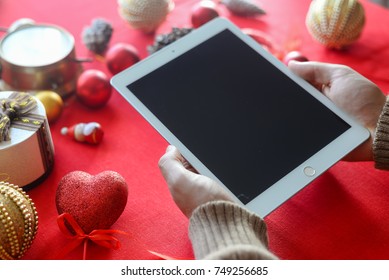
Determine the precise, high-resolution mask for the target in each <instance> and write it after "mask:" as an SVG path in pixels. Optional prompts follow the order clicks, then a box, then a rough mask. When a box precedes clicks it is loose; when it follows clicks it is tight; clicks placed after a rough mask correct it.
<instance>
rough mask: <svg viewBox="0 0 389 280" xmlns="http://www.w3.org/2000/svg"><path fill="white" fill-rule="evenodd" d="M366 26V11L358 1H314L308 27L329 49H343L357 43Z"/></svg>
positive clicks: (307, 19) (308, 17) (309, 14)
mask: <svg viewBox="0 0 389 280" xmlns="http://www.w3.org/2000/svg"><path fill="white" fill-rule="evenodd" d="M364 25H365V11H364V8H363V6H362V5H361V3H360V2H358V1H357V0H313V1H312V2H311V5H310V7H309V10H308V13H307V16H306V26H307V29H308V31H309V32H310V34H311V35H312V37H313V38H314V39H316V40H317V41H319V42H320V43H322V44H323V45H325V46H326V47H328V48H335V49H343V48H344V47H346V46H348V45H350V44H352V43H353V42H355V41H356V40H357V39H358V38H359V36H360V35H361V32H362V29H363V27H364Z"/></svg>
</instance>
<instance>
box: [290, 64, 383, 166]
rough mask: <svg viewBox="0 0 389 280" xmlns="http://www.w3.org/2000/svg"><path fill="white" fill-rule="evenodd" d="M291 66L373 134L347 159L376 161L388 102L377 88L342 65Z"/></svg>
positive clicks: (346, 158) (296, 72)
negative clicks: (375, 150)
mask: <svg viewBox="0 0 389 280" xmlns="http://www.w3.org/2000/svg"><path fill="white" fill-rule="evenodd" d="M288 66H289V68H290V69H291V70H292V71H293V72H294V73H295V74H297V75H299V76H300V77H301V78H303V79H305V80H306V81H308V82H309V83H311V84H312V85H313V86H315V87H316V88H318V89H319V90H321V91H322V92H323V93H324V94H325V95H326V96H327V97H328V98H329V99H331V100H332V102H334V103H335V104H336V105H337V106H338V107H339V108H341V109H342V110H343V111H345V112H346V113H348V114H349V115H350V116H351V117H354V119H356V120H357V121H359V122H360V123H361V124H362V125H363V126H364V127H366V128H367V129H368V130H369V131H370V135H371V137H370V139H369V140H368V141H366V142H365V143H363V144H362V145H361V146H359V147H358V148H357V149H355V150H354V151H353V152H351V153H350V154H349V155H347V156H346V157H345V160H349V161H363V160H373V150H372V144H373V137H374V135H375V130H376V126H377V122H378V118H379V116H380V114H381V111H382V109H383V107H384V104H385V101H386V97H385V95H384V94H383V93H382V91H381V90H380V89H379V88H378V86H377V85H375V84H374V83H372V82H371V81H370V80H368V79H366V78H365V77H363V76H362V75H360V74H358V73H357V72H355V71H354V70H352V69H351V68H349V67H347V66H343V65H337V64H327V63H320V62H296V61H291V62H290V63H289V65H288Z"/></svg>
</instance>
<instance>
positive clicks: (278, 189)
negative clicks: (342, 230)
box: [111, 18, 369, 217]
mask: <svg viewBox="0 0 389 280" xmlns="http://www.w3.org/2000/svg"><path fill="white" fill-rule="evenodd" d="M225 29H228V30H230V31H231V32H233V33H234V34H235V35H236V36H238V37H239V38H240V39H242V40H243V41H244V42H245V43H246V44H248V45H249V46H250V47H251V48H253V49H254V50H256V51H257V52H258V53H259V54H260V55H262V56H263V57H264V58H266V59H267V60H268V61H270V62H271V63H272V64H273V65H274V66H275V67H277V68H278V69H279V70H280V71H282V72H283V73H285V74H286V75H287V76H289V77H290V78H291V79H292V80H294V81H295V82H296V83H297V84H299V85H300V86H301V87H303V88H304V89H305V90H306V91H307V92H308V93H310V94H311V95H312V96H314V97H315V98H316V99H317V100H318V101H320V102H321V103H323V104H324V105H325V106H326V107H328V108H329V109H330V110H332V111H333V112H334V113H336V114H337V115H338V116H339V117H340V118H342V119H343V120H344V121H345V122H347V123H348V124H349V125H350V126H351V128H350V129H348V130H347V131H346V132H345V133H343V134H342V135H340V136H339V137H338V138H336V139H335V140H334V141H332V142H331V143H329V144H328V145H327V146H325V147H324V148H323V149H321V150H320V151H318V152H317V153H316V154H315V155H313V156H312V157H310V158H309V159H308V160H306V161H305V162H304V163H302V164H301V165H299V166H296V168H295V169H294V170H293V171H291V172H290V173H289V174H287V175H286V176H284V177H283V178H282V179H281V180H279V181H278V182H276V183H275V184H273V185H272V186H271V187H269V188H268V189H267V190H265V191H264V192H262V193H261V194H260V195H258V196H257V197H256V198H255V199H253V200H252V201H250V202H249V203H248V204H246V205H245V206H246V207H247V208H248V209H250V210H252V211H254V212H256V213H258V214H259V215H260V216H261V217H265V216H266V215H268V214H269V213H271V212H272V211H273V210H275V209H276V208H277V207H278V206H280V205H281V204H282V203H283V202H285V201H286V200H287V199H289V198H290V197H292V196H293V195H294V194H296V193H297V192H298V191H299V190H301V189H302V188H303V187H304V186H306V185H307V184H309V183H310V182H311V181H312V180H314V179H316V178H317V177H318V176H319V175H320V174H322V173H323V172H324V171H325V170H327V169H328V168H330V167H331V166H332V165H333V164H335V163H336V162H337V161H339V160H340V159H342V158H343V157H344V156H345V155H347V154H348V153H349V152H351V151H352V150H353V149H355V148H356V147H357V146H359V145H360V144H361V143H363V142H364V141H365V140H367V139H368V138H369V132H368V130H367V129H365V128H364V127H362V126H361V125H360V124H359V123H357V122H356V121H355V120H354V119H352V118H351V117H349V116H348V115H346V114H345V113H344V112H343V111H341V110H340V109H339V108H337V107H336V106H335V105H334V104H333V103H332V102H331V101H330V100H329V99H328V98H326V97H325V96H323V95H322V94H321V93H320V92H319V91H318V90H316V89H315V88H314V87H312V86H311V85H310V84H309V83H307V82H306V81H304V80H303V79H301V78H300V77H298V76H296V75H294V74H293V73H292V72H291V71H290V70H289V69H288V67H286V66H285V65H284V64H283V63H282V62H280V61H279V60H278V59H276V58H275V57H274V56H273V55H271V54H270V53H269V52H267V51H266V50H265V49H263V48H262V47H261V46H260V45H259V44H258V43H257V42H256V41H254V40H253V39H252V38H250V37H249V36H247V35H245V34H244V33H242V32H241V30H240V29H239V28H238V27H237V26H235V25H234V24H233V23H231V22H230V21H228V20H227V19H224V18H217V19H215V20H212V21H211V22H209V23H207V24H205V25H204V26H202V27H201V28H198V29H196V30H194V31H192V32H191V33H189V34H188V35H186V36H185V37H183V38H181V39H180V40H178V41H176V42H175V43H173V44H171V45H168V46H166V47H165V48H163V49H161V50H159V51H158V52H156V53H155V54H153V55H151V56H149V57H148V58H146V59H144V60H142V61H140V62H139V63H137V64H136V65H134V66H132V67H130V68H128V69H126V70H124V71H123V72H121V73H119V74H117V75H116V76H114V77H113V78H112V80H111V83H112V85H113V86H114V87H115V88H116V89H117V90H118V92H119V93H120V94H122V95H123V97H124V98H125V99H126V100H127V101H128V102H129V103H130V104H131V105H132V106H133V107H134V108H135V109H136V110H137V111H138V112H139V113H140V114H141V115H142V116H143V117H144V118H145V119H146V120H147V121H148V122H149V123H150V124H151V125H152V126H153V127H154V128H155V129H156V130H157V131H158V132H159V133H160V134H161V135H162V136H163V137H164V138H165V139H166V140H167V141H168V142H169V143H171V144H172V145H175V146H176V147H177V148H178V149H179V150H180V152H181V153H182V155H183V156H184V157H185V158H186V159H187V160H188V161H189V162H190V163H191V164H192V165H193V167H194V168H195V169H196V170H197V171H198V172H199V173H200V174H203V175H205V176H208V177H210V178H212V179H214V180H216V181H217V182H218V183H219V184H221V185H222V186H223V187H224V188H225V189H226V190H227V191H228V192H229V193H230V194H231V195H232V196H233V197H235V199H236V201H237V202H238V203H240V204H242V203H241V202H240V201H239V200H238V199H237V198H236V196H235V195H234V194H233V193H232V192H231V191H230V190H229V189H228V187H227V186H225V185H224V184H223V182H221V181H220V180H219V179H218V178H217V177H216V176H215V175H214V174H213V173H212V172H211V171H210V170H209V169H208V168H207V167H206V166H205V165H204V164H202V162H201V161H200V160H199V159H198V158H197V157H196V155H194V154H193V153H192V152H191V151H190V150H189V149H188V148H187V147H186V146H185V143H182V142H181V141H180V140H179V139H177V137H175V135H173V134H172V133H171V132H170V131H169V129H168V128H167V127H166V126H165V125H164V124H163V123H161V121H160V120H159V119H158V118H156V117H155V115H154V114H153V113H152V112H150V110H149V109H148V108H147V107H146V106H144V105H143V103H142V102H140V101H139V99H138V98H136V96H135V95H133V94H132V93H131V91H130V90H129V89H128V88H127V85H129V84H131V83H133V82H135V81H136V80H138V79H140V78H141V77H143V76H145V75H147V74H148V73H150V72H152V71H154V70H155V69H157V68H159V67H160V66H162V65H164V64H166V63H168V62H169V61H171V60H173V59H174V58H176V57H178V56H180V55H181V54H183V53H185V52H187V51H188V50H190V49H192V48H194V47H196V46H197V45H199V44H201V43H202V42H204V41H206V40H207V39H209V38H211V37H213V36H214V35H216V34H218V33H219V32H221V31H223V30H225ZM307 167H308V168H312V169H310V170H308V171H307V170H306V171H304V170H305V168H307Z"/></svg>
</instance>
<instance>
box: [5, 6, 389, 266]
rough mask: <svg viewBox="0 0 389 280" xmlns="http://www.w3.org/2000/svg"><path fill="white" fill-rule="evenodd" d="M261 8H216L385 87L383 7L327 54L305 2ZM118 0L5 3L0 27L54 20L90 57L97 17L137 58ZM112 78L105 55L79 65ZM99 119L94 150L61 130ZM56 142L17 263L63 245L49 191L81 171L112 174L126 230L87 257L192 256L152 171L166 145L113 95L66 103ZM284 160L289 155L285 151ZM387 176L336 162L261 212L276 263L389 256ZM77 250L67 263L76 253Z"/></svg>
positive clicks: (139, 38)
mask: <svg viewBox="0 0 389 280" xmlns="http://www.w3.org/2000/svg"><path fill="white" fill-rule="evenodd" d="M196 2H197V0H176V1H175V3H176V7H175V9H174V10H173V12H172V13H171V14H170V15H169V17H168V19H167V20H166V22H165V23H164V24H163V25H162V26H161V27H160V28H159V30H158V33H166V32H169V31H170V30H171V27H173V26H177V27H183V26H190V8H191V7H192V6H193V4H194V3H196ZM258 2H259V3H260V4H261V5H262V7H263V8H264V9H265V10H266V11H267V15H265V16H263V17H261V18H259V19H248V18H240V17H236V16H231V15H230V14H229V12H228V11H227V10H226V9H225V8H224V7H220V8H221V14H222V15H223V16H226V17H229V18H230V19H231V20H232V21H233V22H235V23H236V24H237V25H239V26H240V27H251V28H256V29H259V30H262V31H264V32H266V33H267V34H268V35H269V36H270V37H271V38H272V39H273V40H274V42H276V44H277V45H278V46H279V47H282V48H289V47H290V45H291V44H290V43H291V42H293V43H294V45H295V48H298V49H299V50H300V51H302V52H303V53H304V54H305V55H306V56H307V57H308V58H309V59H310V60H318V61H325V62H333V63H342V64H346V65H349V66H351V67H353V68H354V69H356V70H357V71H359V72H361V73H362V74H363V75H365V76H367V77H368V78H370V79H371V80H373V81H374V82H376V83H377V84H378V85H379V86H380V87H381V88H382V90H383V91H385V92H387V91H388V90H389V75H388V69H389V48H388V46H389V28H388V26H389V12H388V11H387V10H385V9H383V8H381V7H379V6H376V5H374V4H371V3H369V2H366V1H363V2H362V3H363V5H364V7H365V10H366V19H367V20H366V26H365V28H364V31H363V34H362V36H361V38H360V40H359V41H358V42H357V43H355V44H354V45H353V46H352V47H351V48H349V49H348V50H347V51H343V52H340V51H332V50H327V49H325V48H324V47H322V46H321V45H319V44H318V43H317V42H316V41H314V40H313V39H312V38H311V36H310V35H309V34H308V32H307V30H306V28H305V15H306V13H307V10H308V6H309V4H310V0H300V1H290V0H273V1H258ZM117 9H118V7H117V1H115V0H111V1H109V0H101V1H92V0H83V1H77V0H66V1H65V0H42V1H31V0H18V1H14V0H3V1H1V3H0V13H1V14H0V25H1V26H5V27H7V26H10V24H11V23H12V22H14V21H15V20H17V19H19V18H22V17H28V18H32V19H34V20H36V21H37V22H39V23H52V24H57V25H60V26H62V27H64V28H65V29H67V30H68V31H70V32H71V33H72V34H73V35H74V37H75V39H76V52H77V55H78V57H80V58H84V57H91V54H90V53H89V52H88V51H87V49H86V48H85V46H84V45H83V44H82V41H81V35H80V34H81V32H82V30H83V28H84V27H85V26H87V25H90V23H91V20H92V19H94V18H97V17H102V18H105V19H107V20H109V21H110V22H111V23H112V25H113V27H114V34H113V37H112V40H111V45H113V44H115V43H117V42H126V43H131V44H133V45H134V46H135V47H137V48H138V50H139V52H140V54H141V56H142V58H144V57H146V56H147V51H146V46H147V45H148V44H151V43H152V42H153V40H154V35H152V34H144V33H142V32H140V31H136V30H133V29H132V28H130V27H129V26H128V25H127V23H126V22H124V21H123V20H122V19H121V18H120V17H119V15H118V12H117ZM84 68H85V69H92V68H93V69H100V70H103V71H105V72H106V73H107V74H109V72H108V70H107V68H106V66H105V64H104V63H103V62H102V61H94V62H92V63H89V64H85V65H84ZM89 121H97V122H100V123H101V124H102V126H103V128H104V130H105V138H104V140H103V142H102V143H101V144H100V145H98V146H89V145H84V144H80V143H77V142H74V141H71V140H70V139H68V138H66V137H64V136H62V135H60V130H61V128H62V127H63V126H69V125H72V124H75V123H78V122H89ZM50 128H51V132H52V136H53V141H54V145H55V166H54V169H53V171H52V173H51V174H50V176H49V177H48V178H47V179H46V180H45V181H44V182H43V183H42V184H41V185H39V186H38V187H36V188H35V189H33V190H31V191H29V195H30V197H31V198H32V199H33V201H34V202H35V204H36V207H37V210H38V213H39V231H38V234H37V237H36V239H35V241H34V243H33V245H32V247H31V248H30V250H29V251H28V252H27V253H26V255H25V256H24V259H53V258H55V256H56V255H57V254H58V253H59V252H61V250H62V249H63V248H64V247H65V246H66V244H68V243H69V241H68V240H67V239H66V238H65V237H64V235H63V234H62V233H61V232H60V231H59V229H58V226H57V224H56V217H57V212H56V207H55V192H56V188H57V185H58V182H59V180H60V179H61V178H62V177H63V176H64V175H65V174H67V173H68V172H70V171H74V170H82V171H85V172H89V173H91V174H97V173H99V172H101V171H104V170H114V171H117V172H119V173H120V174H121V175H122V176H123V177H124V178H125V179H126V181H127V183H128V185H129V199H128V204H127V207H126V209H125V211H124V213H123V214H122V216H121V217H120V218H119V220H118V221H117V222H116V223H115V224H114V225H113V226H112V228H113V229H118V230H122V231H126V232H127V233H129V235H128V236H118V238H119V239H120V240H121V243H122V247H121V248H120V249H119V250H110V249H106V248H102V247H98V246H95V245H90V246H89V249H88V254H87V258H88V259H155V258H157V257H156V256H154V255H152V254H150V253H149V252H148V251H147V250H152V251H156V252H159V253H162V254H166V255H170V256H173V257H176V258H185V259H186V258H193V253H192V249H191V245H190V242H189V239H188V237H187V233H188V232H187V226H188V221H187V219H186V218H185V217H184V216H183V215H182V214H181V212H180V211H179V210H178V209H177V208H176V206H175V204H174V202H173V201H172V199H171V197H170V194H169V192H168V190H167V187H166V185H165V183H164V181H163V179H162V177H161V175H160V173H159V170H158V166H157V162H158V160H159V158H160V156H161V155H162V154H163V153H164V151H165V148H166V145H167V143H166V142H165V140H163V138H162V137H161V136H160V135H159V134H158V133H157V132H156V131H155V130H154V129H153V128H152V127H151V126H150V125H149V124H148V123H147V122H146V121H145V120H144V119H143V118H142V117H141V116H140V115H139V114H138V113H137V112H136V111H135V110H134V109H133V108H132V107H131V106H130V105H129V104H128V103H127V102H125V101H124V99H123V98H122V97H121V96H120V95H119V94H118V93H117V92H113V95H112V98H111V99H110V101H109V103H108V104H107V105H106V106H105V107H103V108H101V109H98V110H92V109H88V108H86V107H84V106H82V105H80V104H79V103H78V102H77V101H76V100H75V99H74V98H69V99H67V100H66V101H65V107H64V111H63V114H62V116H61V118H60V119H59V120H58V121H57V122H56V123H53V124H51V126H50ZM285 156H287V155H285ZM388 201H389V172H388V173H386V172H383V171H377V170H375V169H374V168H373V165H372V163H345V162H340V163H338V164H336V165H335V166H334V167H332V168H331V169H330V170H329V171H327V172H326V173H325V174H323V175H322V176H321V177H320V178H319V179H317V180H316V181H315V182H313V183H312V184H310V185H309V186H307V187H306V188H305V189H304V190H302V191H301V192H300V193H298V194H297V195H296V196H294V197H293V198H292V199H290V200H289V201H288V202H286V203H285V204H283V205H282V206H281V207H280V208H279V209H277V210H276V211H274V212H273V213H272V214H270V215H269V216H268V217H267V218H266V222H267V224H268V228H269V237H270V248H271V250H273V251H274V253H275V254H277V255H278V256H279V257H280V258H283V259H388V258H389V223H388V222H387V221H388V220H389V207H388V205H389V203H388ZM81 257H82V248H81V247H79V248H77V249H76V250H74V251H73V252H72V253H71V254H69V255H67V256H66V258H69V259H80V258H81Z"/></svg>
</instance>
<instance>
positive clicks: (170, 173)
mask: <svg viewBox="0 0 389 280" xmlns="http://www.w3.org/2000/svg"><path fill="white" fill-rule="evenodd" d="M158 165H159V169H160V170H161V172H162V175H163V177H164V178H165V180H166V182H167V184H168V186H169V190H170V193H171V194H172V197H173V200H174V201H175V203H176V204H177V206H178V207H179V208H180V210H181V211H182V212H183V213H184V214H185V215H186V216H187V217H188V218H190V216H191V215H192V212H193V210H195V209H196V208H197V207H198V206H200V205H202V204H204V203H207V202H210V201H215V200H227V201H233V199H232V198H231V196H230V195H229V194H228V193H227V192H226V191H225V190H224V189H223V188H222V187H221V186H220V185H219V184H218V183H216V182H215V181H213V180H212V179H210V178H208V177H206V176H203V175H200V174H198V173H197V172H196V171H195V170H194V169H193V167H192V166H191V165H190V164H189V163H188V162H187V161H186V160H185V159H184V158H183V156H182V155H181V154H180V152H179V151H178V149H177V148H176V147H175V146H168V147H167V149H166V153H165V154H164V155H163V156H162V157H161V159H160V160H159V163H158Z"/></svg>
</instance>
